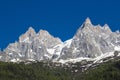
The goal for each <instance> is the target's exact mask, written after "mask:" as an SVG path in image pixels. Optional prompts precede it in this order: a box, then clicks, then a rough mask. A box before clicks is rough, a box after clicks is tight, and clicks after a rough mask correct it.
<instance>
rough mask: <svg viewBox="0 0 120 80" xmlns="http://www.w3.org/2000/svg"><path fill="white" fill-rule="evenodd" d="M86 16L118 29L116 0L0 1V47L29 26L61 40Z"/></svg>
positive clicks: (119, 18)
mask: <svg viewBox="0 0 120 80" xmlns="http://www.w3.org/2000/svg"><path fill="white" fill-rule="evenodd" d="M86 17H90V19H91V21H92V23H93V24H95V25H96V24H101V25H104V24H105V23H107V24H108V25H109V26H110V28H111V29H112V30H113V31H115V30H118V29H119V30H120V1H119V0H0V48H2V49H3V48H5V47H7V45H8V44H9V43H12V42H14V41H16V40H18V37H19V36H20V35H21V34H23V33H24V32H25V31H26V30H27V29H28V27H29V26H32V27H33V28H35V30H36V31H37V32H38V31H39V30H40V29H45V30H47V31H49V32H50V33H51V34H52V35H54V36H56V37H59V38H61V39H62V40H63V41H65V40H67V39H69V38H71V37H73V35H74V34H75V32H76V30H77V29H78V28H79V27H80V25H81V24H82V23H83V22H84V20H85V19H86Z"/></svg>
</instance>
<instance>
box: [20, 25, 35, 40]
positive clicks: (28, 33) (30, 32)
mask: <svg viewBox="0 0 120 80" xmlns="http://www.w3.org/2000/svg"><path fill="white" fill-rule="evenodd" d="M35 35H36V32H35V30H34V29H33V28H32V27H29V28H28V30H27V31H26V32H25V34H23V35H21V36H20V37H19V41H20V42H23V41H24V40H25V39H27V38H30V37H32V36H35Z"/></svg>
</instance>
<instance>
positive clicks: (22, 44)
mask: <svg viewBox="0 0 120 80" xmlns="http://www.w3.org/2000/svg"><path fill="white" fill-rule="evenodd" d="M115 51H118V52H119V51H120V32H119V31H116V32H112V31H111V29H110V28H109V26H108V25H107V24H105V25H104V26H101V25H93V24H92V22H91V20H90V18H87V19H86V20H85V22H84V23H83V24H82V25H81V27H80V28H79V29H78V30H77V32H76V33H75V35H74V36H73V38H71V39H69V40H67V41H65V42H62V41H61V40H60V39H59V38H57V37H54V36H52V35H50V33H49V32H47V31H46V30H40V31H39V32H38V33H36V32H35V30H34V29H33V28H32V27H30V28H29V29H28V30H27V31H26V32H25V33H24V34H22V35H21V36H20V37H19V40H18V41H16V42H15V43H10V44H9V45H8V47H7V48H6V49H4V51H3V53H4V54H0V60H1V61H11V62H17V61H26V60H30V61H35V60H37V61H41V60H51V61H58V62H61V63H66V62H73V63H75V62H79V61H82V60H87V61H94V63H96V62H99V61H100V60H101V59H103V58H107V57H110V56H114V52H115ZM118 55H120V54H118Z"/></svg>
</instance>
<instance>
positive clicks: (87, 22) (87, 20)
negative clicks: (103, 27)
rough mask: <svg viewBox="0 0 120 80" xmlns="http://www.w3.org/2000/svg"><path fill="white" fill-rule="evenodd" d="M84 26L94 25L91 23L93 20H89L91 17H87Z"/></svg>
mask: <svg viewBox="0 0 120 80" xmlns="http://www.w3.org/2000/svg"><path fill="white" fill-rule="evenodd" d="M84 24H92V23H91V20H90V18H89V17H87V18H86V20H85V22H84Z"/></svg>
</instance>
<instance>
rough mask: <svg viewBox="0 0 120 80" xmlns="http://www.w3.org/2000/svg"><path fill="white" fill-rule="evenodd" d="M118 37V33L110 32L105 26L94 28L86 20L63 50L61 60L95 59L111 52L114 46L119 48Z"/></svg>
mask: <svg viewBox="0 0 120 80" xmlns="http://www.w3.org/2000/svg"><path fill="white" fill-rule="evenodd" d="M119 35H120V33H118V34H117V33H115V32H112V31H111V30H110V28H109V26H108V25H107V24H105V25H104V26H103V27H102V26H100V25H96V26H94V25H93V24H92V23H91V21H90V19H89V18H87V19H86V20H85V22H84V23H83V24H82V26H81V27H80V28H79V29H78V30H77V32H76V34H75V35H74V37H73V39H72V42H71V45H70V47H69V48H67V47H64V48H63V50H62V52H61V54H62V55H61V59H69V58H74V59H75V58H79V57H88V58H95V57H98V56H100V55H102V54H105V53H107V52H112V51H114V47H115V46H119V42H120V39H119V38H120V37H119ZM116 40H117V42H116Z"/></svg>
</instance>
